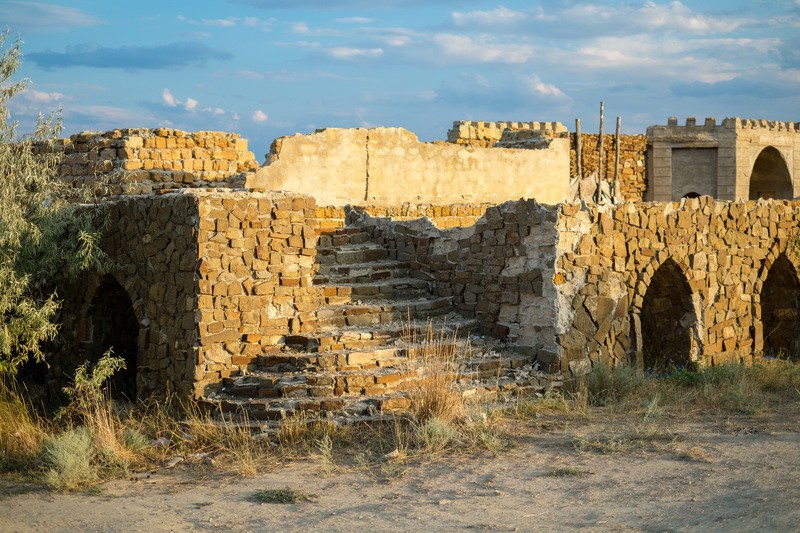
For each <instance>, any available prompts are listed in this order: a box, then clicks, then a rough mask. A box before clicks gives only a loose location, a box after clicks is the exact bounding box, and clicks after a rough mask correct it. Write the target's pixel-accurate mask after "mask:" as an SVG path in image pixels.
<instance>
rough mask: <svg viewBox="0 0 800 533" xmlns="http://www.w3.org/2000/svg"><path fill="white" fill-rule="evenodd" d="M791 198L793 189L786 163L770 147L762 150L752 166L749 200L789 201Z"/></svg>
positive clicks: (779, 154) (776, 151)
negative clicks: (772, 199) (770, 199)
mask: <svg viewBox="0 0 800 533" xmlns="http://www.w3.org/2000/svg"><path fill="white" fill-rule="evenodd" d="M793 197H794V187H793V186H792V177H791V174H789V168H788V167H787V166H786V161H784V159H783V156H782V155H781V153H780V152H779V151H778V150H777V149H775V148H773V147H772V146H768V147H766V148H764V149H763V150H762V151H761V153H760V154H758V158H757V159H756V162H755V164H754V165H753V173H752V174H751V175H750V199H751V200H757V199H759V198H775V199H778V200H791V199H792V198H793Z"/></svg>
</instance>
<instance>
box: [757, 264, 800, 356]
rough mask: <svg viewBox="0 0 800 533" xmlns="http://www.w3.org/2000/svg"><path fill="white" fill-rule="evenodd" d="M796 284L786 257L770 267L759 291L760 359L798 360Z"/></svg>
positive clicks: (799, 291)
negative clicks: (762, 352)
mask: <svg viewBox="0 0 800 533" xmlns="http://www.w3.org/2000/svg"><path fill="white" fill-rule="evenodd" d="M798 318H800V281H798V279H797V271H796V270H795V268H794V266H792V263H791V262H790V261H789V259H787V257H786V255H784V254H781V255H779V256H778V258H777V259H775V262H774V263H772V267H770V269H769V273H768V274H767V279H766V280H764V286H763V288H762V289H761V323H762V326H763V332H764V355H768V356H779V357H789V358H790V359H794V360H797V359H800V328H799V327H798V326H800V324H798Z"/></svg>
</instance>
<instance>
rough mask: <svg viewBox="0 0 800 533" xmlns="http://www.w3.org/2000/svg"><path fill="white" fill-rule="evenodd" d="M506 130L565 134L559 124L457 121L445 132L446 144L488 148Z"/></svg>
mask: <svg viewBox="0 0 800 533" xmlns="http://www.w3.org/2000/svg"><path fill="white" fill-rule="evenodd" d="M506 130H511V131H519V130H534V131H538V132H540V133H541V134H542V135H546V136H550V137H555V136H558V134H561V133H566V132H567V128H566V127H565V126H564V125H563V124H561V123H560V122H484V121H474V120H467V121H463V120H458V121H455V122H453V127H452V129H450V131H448V132H447V142H451V143H455V144H463V145H465V146H479V147H482V148H490V147H492V146H494V144H495V143H496V142H498V141H499V140H500V139H501V138H502V136H503V132H504V131H506Z"/></svg>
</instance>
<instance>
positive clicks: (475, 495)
mask: <svg viewBox="0 0 800 533" xmlns="http://www.w3.org/2000/svg"><path fill="white" fill-rule="evenodd" d="M520 424H521V425H522V426H525V427H524V428H523V429H522V430H521V431H522V433H521V434H520V435H519V437H518V442H517V444H516V445H515V446H514V447H512V448H511V449H510V450H506V451H503V452H501V453H500V454H499V455H498V456H497V457H475V456H469V457H466V456H465V457H454V456H447V457H442V458H439V459H436V460H433V461H429V462H427V463H423V464H418V465H414V466H412V467H410V468H409V469H408V470H407V471H405V472H404V473H399V474H397V475H395V476H394V477H391V478H389V479H386V478H384V477H382V476H378V477H376V476H374V475H370V474H369V473H367V472H365V471H364V470H360V469H358V468H355V467H352V468H344V467H343V468H340V469H337V470H338V471H336V472H333V473H329V472H328V473H326V471H325V469H323V468H321V466H320V464H319V463H318V462H316V461H314V460H305V461H297V462H293V463H290V464H288V465H283V466H281V467H280V468H276V469H275V470H274V471H273V472H271V473H267V474H262V475H259V476H257V477H253V478H236V477H231V476H225V475H221V474H218V473H208V474H204V473H203V472H200V471H198V469H196V468H195V469H191V468H185V469H181V467H176V468H175V469H172V470H162V471H159V472H158V473H155V474H151V475H150V477H149V479H145V478H142V479H140V480H138V481H131V480H118V481H113V482H109V483H105V484H104V485H102V486H101V487H99V488H98V489H96V490H93V491H90V492H88V493H76V494H54V493H50V492H46V491H42V490H36V491H33V492H28V493H24V494H15V495H14V494H10V492H13V491H14V489H13V487H12V486H11V485H10V482H9V481H8V480H5V482H4V483H5V486H4V487H2V488H0V494H5V496H0V505H1V506H2V507H3V512H2V513H0V531H2V532H28V531H64V532H67V531H69V532H74V531H120V532H122V531H125V532H130V531H148V532H149V531H154V532H161V531H176V532H177V531H220V530H222V531H273V530H276V529H278V530H281V531H368V532H370V533H373V532H382V531H460V530H467V531H471V530H477V531H481V530H487V531H564V530H567V531H569V530H580V531H654V532H655V531H721V532H723V531H724V532H731V531H798V530H800V505H798V504H799V503H800V476H799V475H800V418H799V417H798V412H797V410H796V409H793V410H792V411H791V412H786V413H779V414H776V415H773V416H770V417H761V418H737V419H718V418H715V417H708V416H705V417H692V418H691V419H689V420H684V421H680V422H675V421H666V422H665V421H662V422H661V423H660V425H659V426H658V427H657V428H653V427H650V428H642V427H639V426H637V427H635V428H634V426H632V425H630V424H628V423H627V422H626V421H624V420H623V421H620V420H616V419H614V420H605V421H603V422H602V423H597V422H594V423H586V422H573V423H568V424H567V427H566V428H561V429H556V430H547V431H542V430H541V429H536V428H535V427H531V426H529V425H525V423H520ZM286 487H291V488H296V489H300V490H302V491H303V492H304V493H306V494H308V495H310V496H312V497H311V501H306V502H302V503H298V504H259V503H254V502H253V501H252V500H251V498H252V496H253V494H254V493H256V492H257V491H258V490H261V489H280V488H286Z"/></svg>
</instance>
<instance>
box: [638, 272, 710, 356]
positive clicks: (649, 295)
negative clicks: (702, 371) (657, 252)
mask: <svg viewBox="0 0 800 533" xmlns="http://www.w3.org/2000/svg"><path fill="white" fill-rule="evenodd" d="M640 320H641V327H642V330H641V331H642V333H641V335H642V337H641V356H642V360H641V364H642V365H643V366H644V368H645V369H647V370H655V371H659V370H664V369H666V368H670V367H681V366H686V365H688V364H689V363H690V362H691V360H692V358H691V352H692V348H693V333H692V330H693V327H694V325H695V324H696V322H697V317H696V315H695V311H694V306H693V305H692V291H691V288H690V287H689V283H688V282H687V281H686V277H685V276H684V275H683V272H682V271H681V269H680V267H679V266H678V265H677V263H675V261H673V260H672V259H667V260H666V261H664V263H663V264H662V265H661V266H660V267H659V268H658V270H656V272H655V274H653V277H652V279H651V281H650V285H649V286H648V287H647V292H646V293H645V295H644V300H643V303H642V310H641V314H640Z"/></svg>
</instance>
